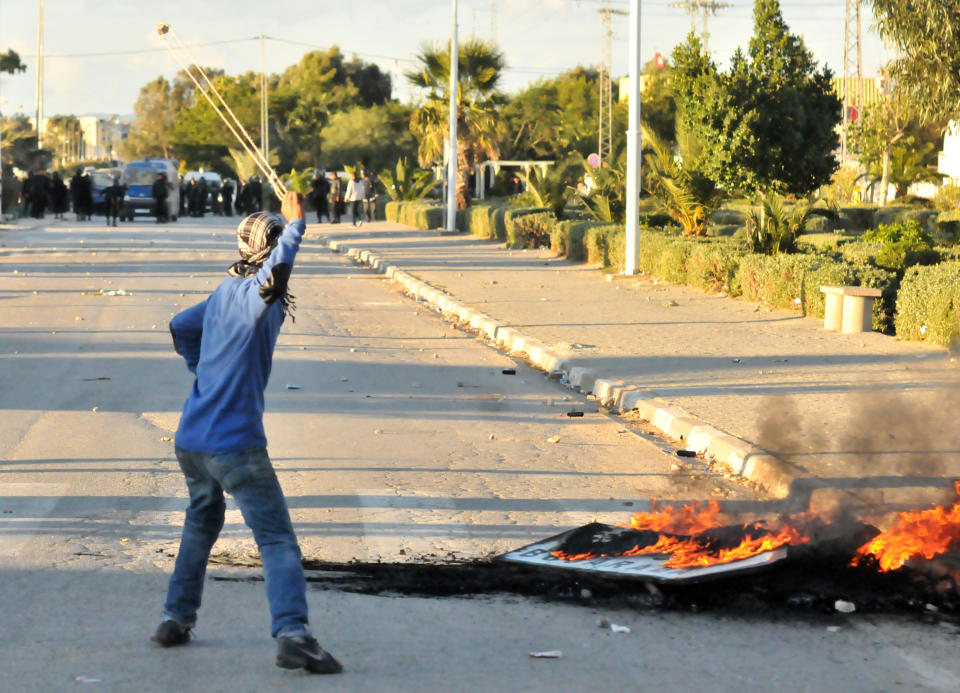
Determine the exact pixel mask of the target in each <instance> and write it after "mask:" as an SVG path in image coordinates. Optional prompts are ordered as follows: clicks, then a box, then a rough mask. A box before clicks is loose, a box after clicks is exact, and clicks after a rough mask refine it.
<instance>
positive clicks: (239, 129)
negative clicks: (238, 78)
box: [157, 24, 287, 200]
mask: <svg viewBox="0 0 960 693" xmlns="http://www.w3.org/2000/svg"><path fill="white" fill-rule="evenodd" d="M157 35H158V36H159V37H160V40H161V41H163V44H164V45H165V46H166V47H167V49H168V50H169V51H170V54H171V55H172V56H173V57H174V58H175V59H176V61H177V62H178V63H180V67H182V68H183V71H184V72H185V73H186V74H187V76H188V77H189V78H190V80H191V81H192V82H193V83H194V85H195V86H196V87H197V89H198V90H199V91H200V93H201V94H203V96H204V98H206V100H207V102H208V103H209V104H210V106H211V108H213V110H214V111H215V112H216V113H217V115H219V116H220V118H221V120H223V122H224V123H225V124H226V126H227V128H228V129H229V130H230V132H231V133H233V136H234V137H236V138H237V141H239V142H240V145H241V146H242V147H243V149H244V150H245V151H246V152H247V154H249V155H250V156H251V157H252V158H253V162H254V163H255V164H256V165H257V168H259V169H260V171H261V172H262V173H263V175H264V176H265V177H266V179H267V181H269V183H270V186H271V187H272V188H273V192H274V194H275V195H276V196H277V198H278V199H280V200H283V196H284V195H285V194H286V192H287V188H286V186H285V185H284V184H283V182H282V181H281V180H280V177H279V176H278V175H277V174H276V172H275V171H274V170H273V168H272V167H271V166H270V162H268V161H267V158H266V156H265V155H264V152H262V151H260V149H259V147H257V145H256V144H255V143H254V141H253V139H252V138H251V137H250V134H249V133H248V132H247V130H246V128H244V127H243V124H242V123H241V122H240V120H239V119H238V118H237V116H236V115H235V114H234V112H233V110H231V108H230V106H229V105H227V102H226V101H224V100H223V96H221V95H220V92H219V91H217V88H216V86H214V84H213V82H212V81H210V77H209V76H207V73H206V72H204V70H203V68H202V67H200V64H199V63H198V62H197V61H196V59H195V58H194V57H193V55H192V54H191V53H190V49H188V48H187V47H186V45H184V43H183V41H181V40H180V37H179V36H177V32H175V31H174V30H173V28H172V27H171V26H170V25H169V24H158V25H157ZM168 35H169V36H173V38H174V39H175V40H176V42H177V44H178V46H179V47H180V49H181V50H182V51H183V52H184V53H185V54H186V56H187V57H188V58H189V59H190V67H188V66H187V64H186V63H184V61H183V60H182V59H181V57H180V55H179V54H178V53H177V52H176V50H175V49H174V47H173V46H171V45H170V44H169V43H168V42H167V36H168ZM191 68H192V69H191ZM194 70H195V71H196V73H197V74H199V76H200V77H201V78H202V80H203V82H204V83H205V84H206V87H204V86H203V85H202V84H201V83H200V80H198V79H197V74H194ZM211 94H212V95H211ZM214 97H216V99H217V101H219V104H220V105H219V106H218V105H217V101H214ZM221 106H222V109H221ZM228 116H229V117H228Z"/></svg>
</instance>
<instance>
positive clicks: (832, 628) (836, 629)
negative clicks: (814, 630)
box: [827, 626, 841, 633]
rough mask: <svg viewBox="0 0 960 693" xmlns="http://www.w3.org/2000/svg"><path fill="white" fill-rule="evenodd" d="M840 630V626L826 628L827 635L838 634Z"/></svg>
mask: <svg viewBox="0 0 960 693" xmlns="http://www.w3.org/2000/svg"><path fill="white" fill-rule="evenodd" d="M840 630H841V628H840V626H827V632H828V633H839V632H840Z"/></svg>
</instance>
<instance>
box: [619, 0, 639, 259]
mask: <svg viewBox="0 0 960 693" xmlns="http://www.w3.org/2000/svg"><path fill="white" fill-rule="evenodd" d="M629 68H630V77H629V86H630V96H629V99H630V101H629V108H630V112H629V115H628V118H627V190H626V195H627V238H626V253H625V254H626V257H625V259H624V267H623V273H624V274H636V273H637V267H638V265H639V264H640V166H641V154H642V153H643V148H642V143H641V137H640V69H641V64H640V0H630V63H629Z"/></svg>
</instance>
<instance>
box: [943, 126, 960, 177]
mask: <svg viewBox="0 0 960 693" xmlns="http://www.w3.org/2000/svg"><path fill="white" fill-rule="evenodd" d="M937 170H938V171H939V172H940V173H942V174H943V175H944V179H943V182H944V183H952V184H954V185H960V123H958V122H957V121H955V120H951V121H950V124H949V125H948V126H947V131H946V133H944V135H943V151H941V152H940V154H939V156H938V157H937Z"/></svg>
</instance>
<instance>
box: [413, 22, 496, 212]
mask: <svg viewBox="0 0 960 693" xmlns="http://www.w3.org/2000/svg"><path fill="white" fill-rule="evenodd" d="M417 60H418V61H419V63H420V66H419V69H417V70H411V71H410V72H407V73H406V78H407V80H408V81H409V82H410V84H412V85H413V86H415V87H419V88H420V89H422V90H424V92H425V101H424V103H423V105H422V106H421V107H420V108H419V109H418V110H417V111H415V112H414V114H413V117H412V118H411V120H410V130H411V132H413V134H414V136H415V137H416V138H417V139H418V140H419V142H420V146H419V149H418V151H417V155H418V158H419V159H420V165H421V166H427V165H430V164H432V163H434V162H436V161H437V160H439V159H441V158H442V156H443V145H444V142H445V141H446V140H447V139H448V138H449V132H450V130H449V113H450V111H449V102H450V51H449V50H440V49H439V48H437V47H436V46H432V45H424V46H422V47H421V49H420V53H419V54H418V55H417ZM503 65H504V60H503V53H501V52H500V51H498V50H497V49H496V47H495V46H494V45H493V44H491V43H487V42H486V41H482V40H480V39H478V38H470V39H468V40H467V41H466V42H465V43H463V44H462V45H461V46H460V50H459V59H458V60H457V77H458V80H457V95H458V108H457V191H456V195H457V209H465V208H466V207H468V206H469V205H470V173H471V172H472V171H473V167H474V164H475V163H477V162H478V161H481V160H483V159H484V158H490V159H496V158H497V156H498V155H499V152H498V150H497V141H498V136H499V127H500V124H499V121H498V120H497V114H496V111H497V107H498V106H500V105H501V104H503V103H504V98H503V96H502V95H501V94H500V92H498V91H497V85H498V84H499V82H500V73H501V71H502V70H503Z"/></svg>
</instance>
